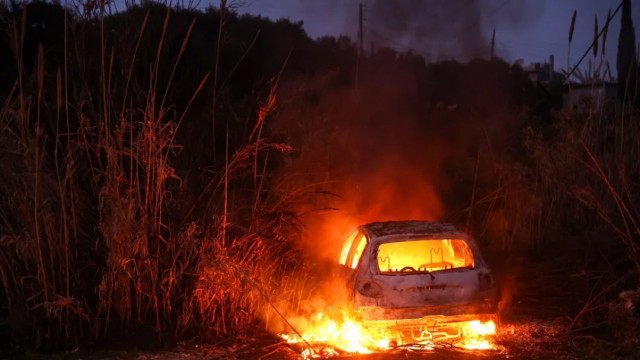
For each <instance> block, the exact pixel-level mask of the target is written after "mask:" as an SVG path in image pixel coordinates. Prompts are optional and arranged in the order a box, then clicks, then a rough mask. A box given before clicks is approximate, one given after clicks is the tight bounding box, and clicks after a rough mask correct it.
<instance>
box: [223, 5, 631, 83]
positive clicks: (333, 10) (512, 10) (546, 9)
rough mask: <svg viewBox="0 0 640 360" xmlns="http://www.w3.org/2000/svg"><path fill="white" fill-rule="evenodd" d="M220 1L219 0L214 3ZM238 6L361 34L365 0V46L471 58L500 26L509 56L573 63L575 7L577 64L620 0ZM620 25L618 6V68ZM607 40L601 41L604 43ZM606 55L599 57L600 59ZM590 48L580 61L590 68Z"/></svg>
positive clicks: (612, 44)
mask: <svg viewBox="0 0 640 360" xmlns="http://www.w3.org/2000/svg"><path fill="white" fill-rule="evenodd" d="M217 3H218V2H213V4H214V5H216V4H217ZM230 3H231V4H232V5H235V6H237V11H238V12H239V13H251V14H261V15H262V16H265V17H269V18H271V19H279V18H288V19H290V20H292V21H299V20H302V21H303V22H304V29H305V30H306V31H307V33H308V34H309V35H310V36H311V37H312V38H316V37H320V36H323V35H339V34H346V35H348V36H350V37H352V38H353V39H355V38H356V32H357V18H358V3H363V4H364V12H365V23H364V28H365V29H364V36H365V48H366V49H367V50H368V49H369V48H370V47H371V46H372V45H373V46H374V47H380V46H391V47H395V48H396V49H398V50H408V49H412V50H413V51H414V52H417V53H421V54H423V55H424V56H425V57H426V58H427V59H428V60H431V61H437V60H443V59H451V58H455V59H458V60H465V59H468V58H470V57H474V56H485V55H486V56H488V54H489V48H490V45H489V43H490V41H491V32H492V30H493V28H495V29H496V54H497V55H498V56H500V57H502V58H504V59H506V60H507V61H509V62H514V61H515V60H517V59H524V60H525V64H528V63H530V62H543V61H547V60H548V58H549V55H551V54H553V55H554V56H555V67H556V69H559V68H563V69H564V68H566V67H567V49H568V32H569V25H570V23H571V16H572V14H573V11H574V10H577V12H578V15H577V19H576V26H575V32H574V38H573V42H572V45H571V64H572V65H573V64H575V63H576V62H577V61H578V59H579V58H580V56H582V54H583V53H584V51H585V50H586V49H587V48H588V46H589V45H590V44H591V42H592V41H593V33H594V17H595V16H596V15H597V17H598V26H599V28H602V26H603V25H604V24H605V22H606V16H607V11H608V10H609V9H611V11H612V13H613V11H614V10H615V8H616V7H617V6H618V5H619V4H620V1H619V0H546V1H545V0H445V1H441V0H431V1H428V0H400V1H391V0H236V1H231V2H230ZM632 17H633V22H634V27H635V29H636V40H637V41H638V39H639V37H638V35H637V34H638V31H637V29H638V26H640V1H638V0H632ZM619 32H620V12H619V13H618V14H617V15H616V17H615V18H614V19H613V20H612V22H611V25H610V27H609V32H608V36H607V43H606V52H605V59H606V60H607V61H609V63H610V66H611V70H612V71H613V72H614V74H615V57H616V51H617V45H618V35H619ZM601 47H602V45H600V48H601ZM599 57H600V55H599V56H598V62H599V61H600V60H599ZM589 59H591V60H592V61H593V55H589V56H588V57H587V59H585V61H584V62H583V65H582V66H581V67H582V68H584V67H585V66H586V65H587V64H588V60H589Z"/></svg>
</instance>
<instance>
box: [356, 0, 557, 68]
mask: <svg viewBox="0 0 640 360" xmlns="http://www.w3.org/2000/svg"><path fill="white" fill-rule="evenodd" d="M544 7H545V2H544V1H531V0H529V1H518V2H512V1H503V0H495V1H494V0H489V1H487V0H483V1H480V0H458V1H421V0H410V1H393V2H392V1H385V0H373V1H370V2H369V3H368V6H367V10H366V15H367V22H366V24H367V32H365V34H366V35H369V37H370V40H371V42H372V44H373V46H374V47H380V46H388V47H393V48H398V47H399V48H400V50H406V49H413V50H416V51H418V52H420V53H422V54H423V55H425V56H426V57H427V58H429V60H432V61H438V60H443V59H457V60H462V61H464V60H468V59H471V58H474V57H484V58H486V57H488V55H489V53H490V44H491V33H492V31H493V28H496V30H497V31H498V33H500V32H506V31H509V32H514V31H520V30H522V29H525V28H527V27H530V26H531V25H532V24H534V23H535V22H536V21H537V19H538V18H539V17H540V15H541V14H542V12H543V11H544Z"/></svg>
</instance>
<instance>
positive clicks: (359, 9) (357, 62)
mask: <svg viewBox="0 0 640 360" xmlns="http://www.w3.org/2000/svg"><path fill="white" fill-rule="evenodd" d="M363 38H364V36H363V34H362V3H360V4H359V6H358V57H357V58H356V81H355V88H356V90H357V89H358V76H359V72H360V56H361V55H362V52H363V49H362V44H363V40H364V39H363Z"/></svg>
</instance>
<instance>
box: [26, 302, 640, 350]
mask: <svg viewBox="0 0 640 360" xmlns="http://www.w3.org/2000/svg"><path fill="white" fill-rule="evenodd" d="M508 316H509V317H511V318H510V319H507V321H503V323H502V324H501V326H500V329H499V333H498V335H497V336H496V344H498V345H499V347H500V350H495V351H465V350H455V349H447V348H441V349H437V350H433V351H415V350H396V351H392V352H387V353H378V354H368V355H357V356H354V355H349V354H344V355H341V356H333V357H330V358H332V359H354V360H355V359H362V360H375V359H385V360H390V359H430V360H440V359H443V360H444V359H454V360H456V359H457V360H467V359H488V360H498V359H566V360H573V359H629V360H631V359H638V358H640V347H638V345H637V344H635V345H634V344H621V343H616V342H612V341H607V340H604V339H599V338H597V337H594V336H591V335H576V334H572V333H571V332H570V331H569V326H570V319H568V318H565V319H547V320H535V319H532V318H526V317H524V316H514V314H513V313H512V314H510V315H508ZM300 349H302V348H299V347H298V348H296V347H292V346H290V345H287V344H286V343H285V342H283V341H281V340H280V339H279V338H277V337H275V336H273V335H270V334H267V333H264V332H256V333H255V334H254V336H249V337H241V338H235V339H228V340H225V341H222V342H219V343H214V344H198V343H197V342H190V343H181V344H179V345H178V346H176V347H174V348H171V349H164V350H157V351H139V350H122V351H108V352H97V353H92V354H89V353H79V352H76V353H74V352H70V353H65V354H58V355H56V356H54V357H48V356H47V357H41V356H36V357H32V358H34V359H38V360H39V359H44V358H53V359H55V360H62V359H65V360H66V359H69V360H80V359H83V360H106V359H114V360H191V359H192V360H213V359H265V360H276V359H284V360H290V359H291V360H293V359H299V358H300V353H299V351H300Z"/></svg>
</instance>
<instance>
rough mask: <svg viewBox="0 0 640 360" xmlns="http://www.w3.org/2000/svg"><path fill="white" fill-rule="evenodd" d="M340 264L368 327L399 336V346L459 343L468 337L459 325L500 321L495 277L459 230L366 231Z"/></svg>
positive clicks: (405, 225)
mask: <svg viewBox="0 0 640 360" xmlns="http://www.w3.org/2000/svg"><path fill="white" fill-rule="evenodd" d="M339 263H340V264H341V265H342V267H341V268H342V271H343V276H344V277H345V278H346V280H347V286H348V290H349V293H350V296H351V300H352V303H353V305H354V309H355V311H356V313H357V314H359V316H360V317H361V319H362V321H363V322H365V323H366V324H368V325H369V326H371V327H380V328H381V329H385V330H384V331H385V332H387V334H388V331H389V329H392V330H394V331H396V333H397V338H398V341H401V342H408V341H422V340H424V339H425V337H428V338H429V340H437V339H439V338H445V339H446V338H451V337H455V336H459V335H460V334H459V329H460V326H458V325H457V324H460V323H464V322H470V321H478V320H480V321H489V320H494V319H495V318H496V312H497V304H498V301H499V291H498V288H497V286H496V283H495V281H494V278H493V276H492V275H491V271H490V269H489V268H488V266H487V264H486V263H485V261H484V259H483V258H482V256H481V254H480V252H479V249H478V246H477V244H476V242H475V241H474V239H473V238H471V237H470V236H469V235H467V234H466V233H464V232H463V231H461V230H459V229H457V228H456V227H455V226H453V225H450V224H446V223H439V222H427V221H393V222H375V223H370V224H366V225H363V226H360V227H359V229H358V232H357V233H355V234H353V235H352V236H351V237H350V238H349V239H348V240H347V241H346V243H345V244H344V247H343V250H342V253H341V255H340V259H339ZM387 336H388V335H387ZM407 337H411V338H412V339H411V340H408V339H407Z"/></svg>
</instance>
